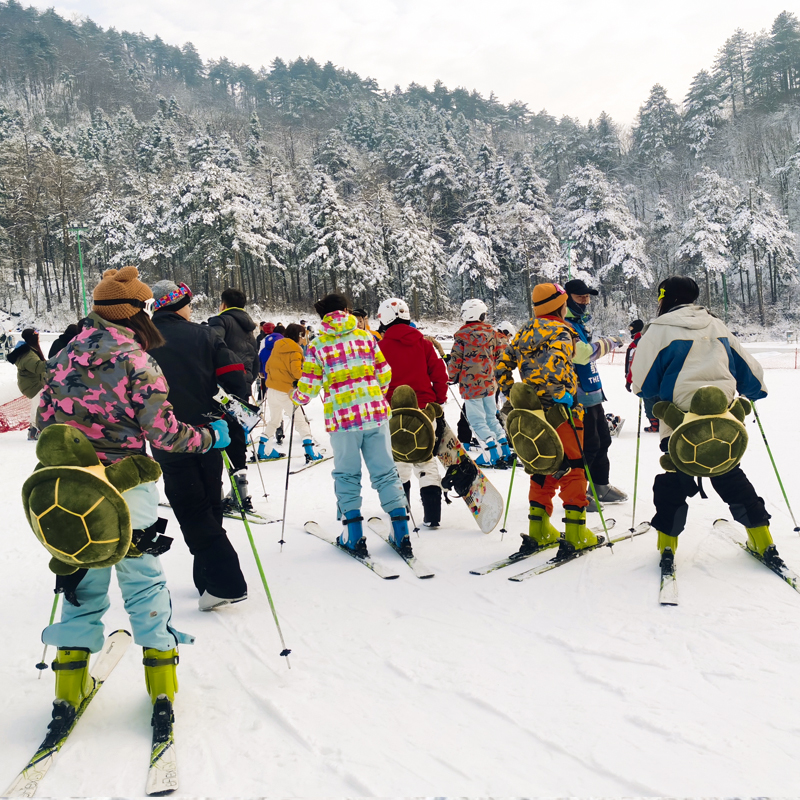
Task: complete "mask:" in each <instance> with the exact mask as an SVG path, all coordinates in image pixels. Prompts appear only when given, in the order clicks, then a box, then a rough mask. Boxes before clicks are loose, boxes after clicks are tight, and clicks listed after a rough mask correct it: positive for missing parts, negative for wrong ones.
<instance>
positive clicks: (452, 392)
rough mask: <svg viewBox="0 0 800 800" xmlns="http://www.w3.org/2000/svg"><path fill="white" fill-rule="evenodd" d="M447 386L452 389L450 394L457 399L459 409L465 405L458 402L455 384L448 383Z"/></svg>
mask: <svg viewBox="0 0 800 800" xmlns="http://www.w3.org/2000/svg"><path fill="white" fill-rule="evenodd" d="M447 388H448V389H449V390H450V394H452V395H453V400H455V401H456V405H457V406H458V408H459V410H461V409H462V408H463V406H462V405H461V403H459V402H458V395H457V394H456V391H455V389H454V388H453V384H452V383H450V384H448V386H447Z"/></svg>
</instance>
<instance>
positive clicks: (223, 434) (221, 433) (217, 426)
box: [208, 419, 231, 450]
mask: <svg viewBox="0 0 800 800" xmlns="http://www.w3.org/2000/svg"><path fill="white" fill-rule="evenodd" d="M208 427H209V428H210V429H211V433H212V434H214V444H212V445H211V447H212V448H213V449H214V450H222V449H223V448H225V447H227V446H228V445H229V444H230V443H231V435H230V433H229V432H228V423H227V422H226V421H225V420H224V419H215V420H214V421H213V422H212V423H211V424H210V425H209V426H208Z"/></svg>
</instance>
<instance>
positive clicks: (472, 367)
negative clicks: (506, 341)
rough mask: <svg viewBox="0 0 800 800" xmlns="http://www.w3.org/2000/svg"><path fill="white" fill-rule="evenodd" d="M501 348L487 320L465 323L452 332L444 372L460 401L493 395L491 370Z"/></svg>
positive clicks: (493, 382)
mask: <svg viewBox="0 0 800 800" xmlns="http://www.w3.org/2000/svg"><path fill="white" fill-rule="evenodd" d="M504 349H505V348H504V345H503V341H502V339H501V335H500V334H499V333H498V332H497V331H496V330H494V329H493V328H492V326H491V325H490V324H489V323H488V322H467V323H466V324H464V325H462V326H461V327H460V328H459V329H458V330H457V331H456V332H455V335H454V337H453V349H452V350H451V352H450V360H449V361H448V362H447V374H448V377H449V378H450V381H451V382H453V383H457V384H458V390H459V392H460V393H461V396H462V397H463V398H464V400H474V399H476V398H479V397H488V396H489V395H492V394H494V392H495V390H496V389H497V384H496V383H495V381H494V371H495V367H496V366H497V362H498V361H499V360H500V356H501V355H503V350H504Z"/></svg>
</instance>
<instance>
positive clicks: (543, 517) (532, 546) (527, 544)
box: [519, 501, 561, 556]
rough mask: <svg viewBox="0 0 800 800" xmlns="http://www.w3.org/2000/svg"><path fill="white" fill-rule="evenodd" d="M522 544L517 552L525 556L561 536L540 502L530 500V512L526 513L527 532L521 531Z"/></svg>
mask: <svg viewBox="0 0 800 800" xmlns="http://www.w3.org/2000/svg"><path fill="white" fill-rule="evenodd" d="M520 538H521V539H522V545H521V546H520V548H519V554H520V555H523V556H526V555H529V554H530V553H535V552H536V551H537V550H541V549H542V548H543V547H546V546H547V545H549V544H552V543H553V542H557V541H558V540H559V539H560V538H561V531H559V530H557V529H556V528H555V527H554V526H553V523H552V522H550V517H549V516H548V515H547V514H546V513H545V510H544V506H543V505H541V503H536V502H533V501H531V503H530V512H529V514H528V532H527V533H521V534H520Z"/></svg>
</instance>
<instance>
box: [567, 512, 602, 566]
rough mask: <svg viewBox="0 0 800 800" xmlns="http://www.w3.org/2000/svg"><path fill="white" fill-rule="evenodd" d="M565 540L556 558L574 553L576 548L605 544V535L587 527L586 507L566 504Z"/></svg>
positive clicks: (581, 548) (582, 548)
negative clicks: (599, 534) (600, 534)
mask: <svg viewBox="0 0 800 800" xmlns="http://www.w3.org/2000/svg"><path fill="white" fill-rule="evenodd" d="M564 526H565V527H564V541H563V542H561V546H560V547H559V548H558V553H557V554H556V558H564V557H566V556H569V555H572V553H574V552H575V551H576V550H585V549H586V548H587V547H594V546H595V545H598V544H603V542H604V541H605V539H604V537H602V536H598V535H597V534H596V533H594V532H593V531H592V530H590V529H589V528H587V527H586V509H585V508H579V507H578V506H564Z"/></svg>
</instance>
